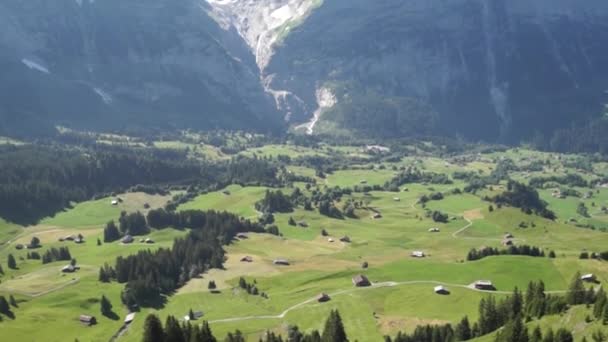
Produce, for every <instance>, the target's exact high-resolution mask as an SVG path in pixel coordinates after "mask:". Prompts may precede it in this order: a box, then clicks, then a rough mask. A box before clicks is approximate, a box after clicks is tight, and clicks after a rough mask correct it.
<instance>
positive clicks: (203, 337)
mask: <svg viewBox="0 0 608 342" xmlns="http://www.w3.org/2000/svg"><path fill="white" fill-rule="evenodd" d="M199 336H200V338H199V339H198V341H196V342H217V340H216V339H215V337H214V336H213V334H212V333H211V328H210V327H209V323H207V321H205V322H203V324H202V326H201V329H200V335H199Z"/></svg>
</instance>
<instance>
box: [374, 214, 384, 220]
mask: <svg viewBox="0 0 608 342" xmlns="http://www.w3.org/2000/svg"><path fill="white" fill-rule="evenodd" d="M381 218H382V214H380V213H374V214H373V215H372V219H374V220H377V219H381Z"/></svg>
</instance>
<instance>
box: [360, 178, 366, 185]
mask: <svg viewBox="0 0 608 342" xmlns="http://www.w3.org/2000/svg"><path fill="white" fill-rule="evenodd" d="M359 183H361V184H367V181H366V180H365V179H362V180H361V181H360V182H359Z"/></svg>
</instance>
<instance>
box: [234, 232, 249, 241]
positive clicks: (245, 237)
mask: <svg viewBox="0 0 608 342" xmlns="http://www.w3.org/2000/svg"><path fill="white" fill-rule="evenodd" d="M236 238H237V239H241V240H245V239H249V236H247V234H245V233H238V234H236Z"/></svg>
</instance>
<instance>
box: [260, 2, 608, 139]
mask: <svg viewBox="0 0 608 342" xmlns="http://www.w3.org/2000/svg"><path fill="white" fill-rule="evenodd" d="M607 23H608V2H605V1H600V0H589V1H584V2H581V1H575V0H558V1H555V0H536V1H528V0H509V1H507V0H498V1H485V0H450V1H444V0H408V1H403V0H386V1H367V0H334V1H325V2H324V4H323V5H322V6H321V7H320V8H318V9H317V10H315V11H314V12H313V14H312V15H310V16H309V17H308V19H307V20H306V21H305V22H304V23H303V24H302V25H301V26H299V27H298V28H296V29H295V30H293V31H292V32H291V34H290V35H289V36H288V37H287V38H286V39H285V40H284V42H283V44H281V45H280V46H277V47H275V49H276V52H275V53H274V55H273V57H272V59H271V61H270V63H269V64H268V66H267V68H266V69H265V71H266V73H267V74H268V75H272V82H271V85H270V86H271V87H272V88H276V89H286V90H288V91H290V92H292V93H293V94H295V96H297V97H298V98H300V99H302V101H303V102H304V103H305V104H307V105H309V106H312V107H314V104H315V103H316V97H317V96H316V94H317V93H318V91H319V89H320V88H323V87H326V88H329V89H332V90H333V92H334V93H335V95H337V105H336V106H335V107H334V110H329V111H327V113H326V116H325V120H329V121H333V122H336V123H338V124H339V125H342V126H347V127H349V128H351V129H354V130H357V131H360V132H364V133H369V134H372V135H382V134H383V131H382V130H378V129H377V128H378V126H384V127H386V129H385V130H384V131H386V132H388V134H394V135H398V134H402V133H403V132H404V129H393V128H394V127H395V126H400V125H401V126H403V127H406V126H408V125H409V124H410V122H411V121H410V119H411V117H410V115H409V113H407V111H405V112H404V113H398V112H399V111H398V110H396V109H395V108H394V107H395V105H392V104H391V105H388V106H387V104H386V103H385V102H386V101H385V100H386V99H389V100H390V99H393V100H394V101H392V100H391V101H390V102H392V103H401V102H406V103H415V104H416V105H414V106H413V108H414V110H413V111H414V112H416V113H418V114H415V115H414V116H417V115H419V113H420V111H421V110H424V111H428V113H429V115H433V113H438V115H439V120H438V121H437V126H435V127H434V128H433V127H432V126H429V127H430V129H431V130H432V131H435V132H436V131H439V132H443V133H459V134H463V135H465V136H467V137H469V138H473V139H486V140H493V141H496V140H501V141H507V142H508V141H515V140H517V139H519V138H522V137H528V136H531V135H532V134H534V133H535V132H536V131H540V132H542V133H545V134H550V133H551V132H552V131H553V130H555V129H556V128H559V127H565V126H569V125H570V124H571V123H572V122H576V121H584V120H586V118H588V117H589V116H593V115H596V114H599V113H600V111H601V104H602V103H603V102H604V101H605V98H606V94H605V93H604V92H605V91H606V90H607V89H608V65H607V64H606V63H604V62H603V61H605V60H606V58H608V24H607ZM362 96H367V97H369V98H370V101H369V103H368V104H367V105H366V104H365V103H362V102H361V97H362ZM342 105H345V106H346V107H341V106H342ZM353 107H355V108H358V109H359V112H360V114H361V117H360V118H357V117H354V119H353V116H349V114H348V113H349V112H352V110H351V109H352V108H353ZM396 107H400V106H396ZM387 111H388V112H390V111H392V112H394V113H392V114H390V113H389V114H387V115H384V116H383V117H382V118H380V119H378V118H376V117H375V115H376V114H374V113H384V114H386V112H387ZM305 112H306V113H307V114H308V115H310V113H311V112H312V111H311V110H306V111H305ZM295 119H296V120H299V121H304V120H307V118H306V117H304V116H300V117H296V118H295ZM424 125H425V126H427V124H426V123H425V124H424ZM367 126H374V129H372V130H367V129H366V127H367Z"/></svg>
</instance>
